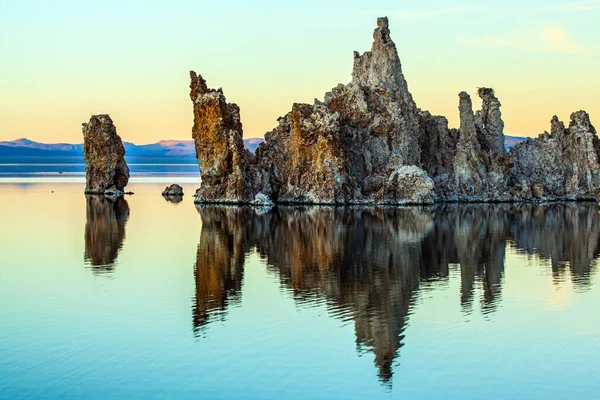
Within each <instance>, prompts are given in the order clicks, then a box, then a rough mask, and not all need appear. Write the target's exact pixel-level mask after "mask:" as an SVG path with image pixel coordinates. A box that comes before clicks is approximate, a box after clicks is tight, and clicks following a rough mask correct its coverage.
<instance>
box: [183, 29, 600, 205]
mask: <svg viewBox="0 0 600 400" xmlns="http://www.w3.org/2000/svg"><path fill="white" fill-rule="evenodd" d="M191 77H192V85H191V88H192V92H191V98H192V101H193V102H194V139H195V141H196V149H197V154H198V160H199V162H200V168H201V173H202V181H203V182H202V187H201V188H200V189H199V191H198V193H197V194H196V199H197V201H198V202H239V203H253V204H256V203H260V204H263V205H264V204H267V203H268V204H271V203H316V204H340V203H343V204H407V203H411V204H414V203H419V204H422V203H430V202H434V201H462V202H489V201H526V200H536V199H582V198H585V199H587V198H594V197H595V195H596V194H597V193H598V192H600V162H599V157H600V144H599V143H600V141H599V140H598V138H597V136H596V131H595V129H594V128H593V126H592V125H591V123H590V122H589V118H588V117H587V114H586V113H585V112H577V113H574V114H573V117H572V122H571V125H570V127H569V128H568V129H565V128H564V125H562V124H561V123H559V122H558V120H556V121H554V122H553V129H552V132H553V133H552V134H551V135H546V136H548V137H546V136H544V137H542V138H541V139H538V140H537V141H536V142H537V143H536V144H530V142H527V143H524V144H521V145H518V146H515V148H513V150H512V151H511V152H510V153H509V154H506V151H505V148H504V122H503V121H502V113H501V111H500V106H501V104H500V101H499V100H498V98H497V97H496V94H495V92H494V90H493V89H491V88H485V87H483V88H479V89H478V95H479V97H480V98H481V99H482V108H481V110H479V111H477V112H476V113H474V112H473V107H472V103H471V98H470V96H469V95H468V94H467V93H466V92H461V93H460V94H459V96H460V101H459V112H460V121H461V122H460V129H449V128H448V120H447V119H446V118H445V117H442V116H434V115H431V114H430V113H429V112H427V111H424V110H420V109H419V108H418V107H417V106H416V104H415V102H414V100H413V97H412V94H411V93H410V91H409V90H408V84H407V82H406V79H405V77H404V74H403V72H402V65H401V62H400V58H399V57H398V51H397V49H396V45H395V44H394V42H393V41H392V38H391V35H390V29H389V23H388V19H387V18H379V19H378V20H377V28H376V29H375V31H374V32H373V44H372V46H371V50H370V51H367V52H365V53H363V54H362V55H360V54H359V53H357V52H355V53H354V66H353V71H352V81H351V82H350V83H349V84H347V85H338V86H336V87H335V88H333V89H332V90H331V91H330V92H328V93H326V94H325V96H324V99H323V101H322V102H321V101H319V100H315V102H314V104H294V106H293V108H292V110H291V112H290V113H288V114H286V115H285V116H284V117H281V118H279V119H278V122H279V124H278V126H277V127H276V128H275V129H273V130H272V131H271V132H267V133H266V134H265V142H264V143H261V145H260V146H259V148H258V149H257V150H256V155H252V154H250V153H249V152H246V151H244V149H243V142H242V126H241V123H240V114H239V109H238V107H237V106H236V105H235V104H227V102H226V101H225V97H224V96H223V92H222V91H221V90H220V89H219V90H212V89H208V88H207V86H206V82H205V81H204V80H203V79H202V77H199V76H196V74H195V73H192V75H191ZM555 132H557V133H555ZM528 143H529V144H528ZM408 167H410V168H408ZM533 182H539V183H540V184H541V185H543V187H544V188H545V189H544V190H542V191H540V190H539V189H540V188H541V186H539V185H538V186H536V187H535V188H532V183H533ZM533 189H535V190H533ZM257 199H260V200H257Z"/></svg>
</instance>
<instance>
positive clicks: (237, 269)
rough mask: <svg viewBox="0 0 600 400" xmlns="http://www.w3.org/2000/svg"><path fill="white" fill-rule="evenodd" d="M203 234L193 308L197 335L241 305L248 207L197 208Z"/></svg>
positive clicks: (198, 258)
mask: <svg viewBox="0 0 600 400" xmlns="http://www.w3.org/2000/svg"><path fill="white" fill-rule="evenodd" d="M198 212H199V213H200V216H201V217H202V231H201V232H200V242H199V243H198V252H197V255H196V265H195V267H194V277H195V281H196V296H195V302H194V307H193V313H194V332H196V333H198V331H199V330H200V328H202V327H203V326H204V325H206V324H207V323H208V322H209V321H210V320H211V318H212V317H218V316H219V315H220V316H222V315H223V313H224V312H225V311H226V308H227V306H228V305H231V304H235V303H237V302H239V295H240V290H241V287H242V278H243V275H244V258H245V253H246V250H247V249H246V248H245V247H244V245H245V243H246V240H245V239H246V238H244V235H243V232H244V224H245V223H247V221H248V220H249V218H248V213H249V212H251V210H250V209H247V208H237V207H235V208H226V207H211V208H206V207H198Z"/></svg>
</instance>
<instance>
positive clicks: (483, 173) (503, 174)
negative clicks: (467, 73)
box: [454, 92, 512, 201]
mask: <svg viewBox="0 0 600 400" xmlns="http://www.w3.org/2000/svg"><path fill="white" fill-rule="evenodd" d="M458 96H459V99H460V101H459V107H458V109H459V112H460V137H459V140H458V144H457V147H456V156H455V159H454V179H455V190H456V196H457V198H458V200H462V201H500V200H507V199H508V198H509V195H508V193H506V190H507V182H508V178H509V176H510V168H511V167H512V162H511V159H510V157H507V156H504V155H503V154H501V153H497V152H496V151H495V150H494V148H493V147H492V145H491V144H490V140H489V139H488V137H487V135H486V133H487V132H486V131H481V130H480V129H478V128H477V125H476V119H475V115H474V114H473V105H472V102H471V97H470V96H469V95H468V94H467V93H466V92H461V93H460V94H459V95H458Z"/></svg>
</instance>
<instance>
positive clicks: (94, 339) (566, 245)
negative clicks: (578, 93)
mask: <svg viewBox="0 0 600 400" xmlns="http://www.w3.org/2000/svg"><path fill="white" fill-rule="evenodd" d="M147 180H148V179H146V181H144V179H141V178H140V179H137V180H136V179H134V180H133V182H132V183H131V184H130V185H129V186H128V187H127V189H128V190H132V191H133V192H135V195H132V196H127V197H126V198H125V199H119V200H116V201H110V200H107V199H104V198H101V197H86V196H84V194H83V193H82V192H83V187H84V184H83V183H82V180H81V177H79V176H77V177H75V178H70V177H63V178H61V179H49V178H39V179H37V178H35V177H31V176H30V177H28V178H23V179H21V178H7V177H5V178H3V179H2V180H0V206H1V207H0V221H1V222H0V398H3V399H4V398H6V399H15V398H28V399H40V398H44V399H57V398H60V399H65V398H78V399H79V398H97V399H111V398H177V399H182V398H206V399H309V398H310V399H355V398H356V399H379V398H383V399H389V398H403V399H482V398H486V399H510V398H518V399H591V398H599V397H600V379H598V377H599V376H600V358H599V356H600V319H599V318H598V311H599V309H600V289H599V287H598V282H597V281H598V271H597V270H598V267H597V263H598V257H599V255H600V214H599V207H598V206H597V205H596V204H591V203H587V204H585V203H577V204H576V203H572V204H551V205H545V206H543V205H460V206H459V205H445V206H440V205H438V206H435V207H405V208H340V207H338V208H334V207H296V208H294V207H277V208H274V209H272V210H270V211H269V210H262V209H252V208H248V207H216V206H205V207H196V206H195V205H194V204H193V199H192V197H191V195H192V194H193V192H194V189H195V188H196V187H197V186H198V184H197V183H195V179H191V178H189V177H184V178H182V179H178V178H173V177H169V178H165V179H155V180H154V181H152V182H147ZM156 180H161V181H168V182H169V183H182V186H184V189H185V191H186V196H185V197H184V198H183V201H182V202H180V203H172V202H168V201H166V200H165V199H164V198H163V197H162V196H161V195H160V192H161V191H162V189H163V188H164V186H165V183H159V182H156Z"/></svg>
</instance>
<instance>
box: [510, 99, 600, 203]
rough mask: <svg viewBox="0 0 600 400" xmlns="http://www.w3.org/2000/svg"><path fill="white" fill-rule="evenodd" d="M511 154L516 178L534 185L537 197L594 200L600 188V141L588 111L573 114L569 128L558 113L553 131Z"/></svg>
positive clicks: (553, 122)
mask: <svg viewBox="0 0 600 400" xmlns="http://www.w3.org/2000/svg"><path fill="white" fill-rule="evenodd" d="M509 154H510V155H511V156H512V158H513V160H514V163H515V165H514V168H513V170H512V178H513V179H514V180H515V181H518V182H523V183H524V184H526V185H529V186H531V188H532V191H533V196H534V197H548V198H552V199H571V200H583V199H589V200H593V199H595V197H596V195H597V194H598V192H599V191H600V164H599V162H598V156H599V154H600V142H599V140H598V137H597V136H596V129H595V128H594V126H593V125H592V124H591V122H590V118H589V115H588V114H587V113H586V112H585V111H577V112H574V113H573V114H571V122H570V124H569V128H566V129H565V125H564V124H563V123H562V122H561V121H560V120H559V119H558V117H556V116H554V117H553V118H552V121H551V130H550V133H548V132H544V133H542V134H541V135H540V136H539V137H538V138H537V139H528V140H527V141H525V142H522V143H519V144H518V145H516V146H515V147H513V148H512V149H511V151H510V152H509ZM540 185H541V187H543V188H544V191H543V192H544V196H539V194H540V191H539V188H540Z"/></svg>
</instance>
